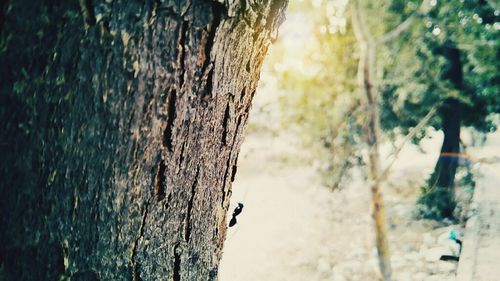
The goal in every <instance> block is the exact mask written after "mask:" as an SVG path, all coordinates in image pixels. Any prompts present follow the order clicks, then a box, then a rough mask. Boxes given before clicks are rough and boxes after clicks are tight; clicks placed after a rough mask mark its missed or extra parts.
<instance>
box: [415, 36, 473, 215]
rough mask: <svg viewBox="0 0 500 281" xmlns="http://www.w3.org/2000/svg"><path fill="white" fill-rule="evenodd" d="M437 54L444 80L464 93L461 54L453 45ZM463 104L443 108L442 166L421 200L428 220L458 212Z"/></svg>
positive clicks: (452, 100)
mask: <svg viewBox="0 0 500 281" xmlns="http://www.w3.org/2000/svg"><path fill="white" fill-rule="evenodd" d="M437 53H438V54H440V55H442V56H444V58H445V59H446V64H445V65H444V67H443V71H442V77H443V79H445V80H447V81H450V82H451V84H452V85H453V87H454V88H455V89H456V90H458V91H460V90H462V88H463V87H462V83H463V71H462V62H461V60H460V50H459V49H457V48H456V47H454V46H453V45H446V46H444V47H441V48H438V49H437ZM462 107H463V105H462V104H461V102H460V101H459V100H457V99H455V98H447V99H446V100H445V101H444V102H443V105H442V106H441V108H440V111H439V115H440V117H441V122H442V130H443V133H444V141H443V145H442V147H441V153H440V155H439V159H438V162H437V163H436V166H435V168H434V172H433V173H432V175H431V177H430V178H429V181H428V188H427V191H426V192H427V194H424V196H423V197H422V198H421V199H420V202H421V203H424V205H425V206H426V210H425V213H424V217H429V218H436V219H442V218H452V217H453V210H454V209H455V198H454V197H455V196H454V192H453V186H454V181H455V173H456V171H457V166H458V157H459V152H460V123H461V120H462Z"/></svg>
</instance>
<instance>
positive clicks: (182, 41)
mask: <svg viewBox="0 0 500 281" xmlns="http://www.w3.org/2000/svg"><path fill="white" fill-rule="evenodd" d="M188 28H189V22H188V21H182V25H181V27H180V30H179V33H180V34H179V48H180V49H181V52H180V57H179V71H180V72H181V73H180V75H179V92H182V88H183V86H184V75H185V74H186V65H185V64H186V49H187V45H186V40H187V33H188Z"/></svg>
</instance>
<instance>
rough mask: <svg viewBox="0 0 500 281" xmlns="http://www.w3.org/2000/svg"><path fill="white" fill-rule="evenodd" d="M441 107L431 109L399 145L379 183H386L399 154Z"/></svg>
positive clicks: (378, 179) (378, 180)
mask: <svg viewBox="0 0 500 281" xmlns="http://www.w3.org/2000/svg"><path fill="white" fill-rule="evenodd" d="M438 106H439V105H435V106H433V107H432V108H431V110H430V111H429V112H428V113H427V115H425V117H424V118H422V120H420V122H419V123H418V124H417V126H415V127H414V128H413V129H412V130H411V131H410V132H409V133H408V134H407V135H406V136H405V138H404V140H403V142H402V143H401V145H399V147H397V148H396V150H395V151H394V152H393V153H392V154H393V158H392V161H391V163H389V165H387V167H386V168H385V169H384V171H383V172H382V173H381V174H380V176H379V177H378V178H377V180H376V181H377V182H379V183H380V182H382V181H384V180H385V179H386V178H387V176H388V175H389V172H390V170H391V168H392V165H393V164H394V162H396V160H397V159H398V155H399V153H400V152H401V150H402V149H403V147H404V146H405V144H406V143H407V142H408V141H409V140H411V139H412V138H413V137H414V136H415V135H416V134H417V133H418V132H419V131H420V130H421V129H422V127H424V126H425V125H426V124H427V123H428V122H429V120H430V119H431V118H432V116H434V114H436V111H437V108H438Z"/></svg>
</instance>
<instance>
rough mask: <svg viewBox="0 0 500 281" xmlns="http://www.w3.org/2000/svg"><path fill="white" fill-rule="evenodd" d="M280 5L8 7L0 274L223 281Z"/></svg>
mask: <svg viewBox="0 0 500 281" xmlns="http://www.w3.org/2000/svg"><path fill="white" fill-rule="evenodd" d="M229 2H230V3H229ZM4 5H5V6H4ZM285 6H286V1H285V0H275V1H235V2H233V1H227V2H225V3H219V2H215V1H201V0H198V1H145V2H136V1H118V0H114V1H87V0H82V1H80V2H79V3H74V2H72V1H59V2H58V1H55V2H54V1H48V2H47V1H36V2H32V1H27V0H19V1H15V2H14V1H9V2H6V4H4V3H3V2H2V18H1V21H0V22H1V23H2V26H1V27H2V29H1V36H0V40H1V43H2V44H0V45H2V46H3V45H5V46H6V47H5V48H4V49H0V65H1V66H0V79H1V81H0V82H1V83H0V91H1V92H0V102H1V103H0V104H1V106H0V120H2V128H3V130H2V131H1V132H0V139H1V143H0V148H1V153H2V155H3V160H2V164H1V166H0V181H1V182H2V185H1V186H0V193H1V194H2V196H1V198H0V223H1V224H2V228H1V229H0V239H1V240H2V242H3V243H2V244H1V245H0V268H2V269H3V271H1V272H0V279H1V278H2V277H3V278H4V279H6V280H62V279H61V278H69V279H70V280H215V279H216V277H217V270H218V264H219V260H220V257H221V254H222V245H223V241H224V239H225V235H226V228H227V223H226V219H225V218H226V213H227V210H228V207H229V197H230V196H229V195H230V194H231V182H232V180H233V179H234V173H235V170H236V168H235V167H236V159H237V155H238V152H239V148H240V145H241V143H242V135H243V130H244V128H245V125H246V123H247V119H248V114H249V109H250V105H251V101H252V97H253V94H251V95H248V94H246V93H254V91H255V89H256V86H257V82H258V79H259V72H260V69H261V65H262V61H263V58H264V55H265V54H266V52H267V49H268V46H269V44H270V43H271V42H272V41H273V40H274V38H275V37H276V34H277V33H276V32H277V28H278V26H279V24H280V23H281V21H282V16H283V12H284V9H285ZM221 191H222V192H221Z"/></svg>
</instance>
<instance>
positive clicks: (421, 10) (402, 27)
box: [377, 0, 431, 45]
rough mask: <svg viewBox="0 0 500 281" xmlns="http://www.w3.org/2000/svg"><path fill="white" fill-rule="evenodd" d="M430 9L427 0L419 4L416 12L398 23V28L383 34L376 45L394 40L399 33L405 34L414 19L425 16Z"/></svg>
mask: <svg viewBox="0 0 500 281" xmlns="http://www.w3.org/2000/svg"><path fill="white" fill-rule="evenodd" d="M430 9H431V6H430V4H429V3H428V0H423V1H422V3H420V6H419V7H418V8H417V10H416V11H415V12H414V13H413V14H411V15H410V16H409V17H407V18H406V19H405V20H404V21H403V22H402V23H400V24H399V25H398V26H396V27H395V28H394V29H393V30H391V31H389V32H387V33H386V34H384V35H383V36H382V37H381V38H380V39H378V40H377V45H382V44H385V43H387V42H389V41H392V40H394V38H396V37H398V36H399V35H401V33H403V32H405V31H406V30H407V29H408V28H409V27H410V26H411V24H412V23H413V21H414V20H415V18H416V17H417V16H422V15H425V14H427V13H428V12H429V10H430Z"/></svg>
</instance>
